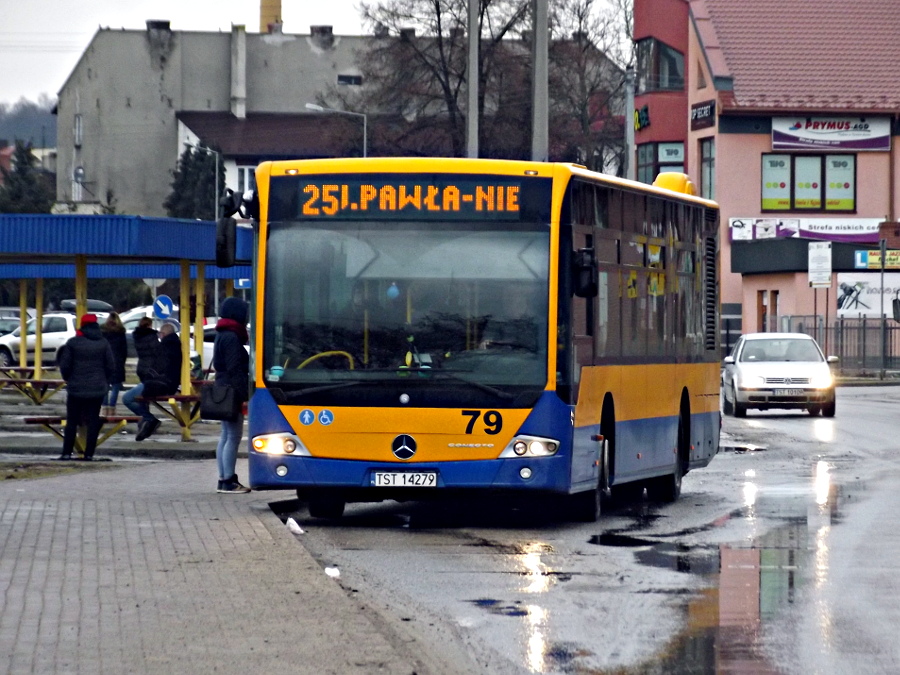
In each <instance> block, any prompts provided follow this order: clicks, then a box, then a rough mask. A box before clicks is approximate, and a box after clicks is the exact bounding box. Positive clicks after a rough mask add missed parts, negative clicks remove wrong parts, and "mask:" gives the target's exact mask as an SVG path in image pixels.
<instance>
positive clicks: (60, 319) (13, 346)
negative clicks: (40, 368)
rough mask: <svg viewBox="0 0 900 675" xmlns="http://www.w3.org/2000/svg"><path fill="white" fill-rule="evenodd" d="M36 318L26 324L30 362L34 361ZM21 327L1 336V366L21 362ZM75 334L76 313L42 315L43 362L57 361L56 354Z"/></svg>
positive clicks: (26, 344)
mask: <svg viewBox="0 0 900 675" xmlns="http://www.w3.org/2000/svg"><path fill="white" fill-rule="evenodd" d="M36 326H37V320H36V319H30V320H29V321H28V323H27V324H26V331H25V335H26V341H25V349H26V350H27V357H26V358H27V359H28V363H29V365H30V364H33V363H34V343H35V330H36ZM21 333H22V329H21V327H19V328H17V329H16V330H14V331H13V332H12V333H9V334H8V335H4V336H3V337H0V366H14V365H16V364H18V363H19V344H20V342H21V341H22V338H21ZM74 335H75V315H74V314H70V313H69V312H48V313H47V314H44V316H43V317H42V323H41V362H42V363H44V364H46V365H49V364H52V363H56V355H57V353H58V352H59V348H60V347H62V346H63V345H64V344H65V343H66V340H68V339H69V338H70V337H73V336H74Z"/></svg>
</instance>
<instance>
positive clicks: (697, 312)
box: [217, 158, 720, 521]
mask: <svg viewBox="0 0 900 675" xmlns="http://www.w3.org/2000/svg"><path fill="white" fill-rule="evenodd" d="M256 186H257V191H256V194H255V196H254V199H253V201H252V202H251V203H250V205H249V209H248V210H249V212H250V213H251V215H252V218H253V224H254V228H255V230H256V233H255V234H256V238H255V241H256V251H255V259H254V277H255V278H254V307H253V312H252V323H253V330H252V343H253V344H252V350H251V353H252V361H251V369H252V373H251V381H252V383H253V385H252V388H253V392H252V394H253V395H252V397H251V400H250V404H249V424H248V428H249V442H250V448H249V466H250V484H251V486H252V487H253V489H256V490H280V489H291V490H297V491H298V494H299V495H301V496H302V497H303V498H304V499H307V500H308V502H309V509H310V513H311V514H312V515H313V516H315V517H326V518H334V517H339V516H341V515H342V513H343V511H344V507H345V505H346V503H348V502H358V501H381V500H385V499H398V500H408V499H424V498H428V497H437V496H450V495H453V496H461V497H465V495H467V494H472V493H485V492H500V493H506V494H509V495H510V496H511V497H515V496H519V497H524V498H525V499H526V500H529V499H532V498H534V499H537V498H539V497H541V496H545V495H550V496H557V497H563V498H564V499H562V500H560V501H562V502H566V503H567V505H568V506H569V507H571V509H572V512H571V513H570V514H569V515H574V516H575V517H576V518H578V519H580V520H587V521H591V520H595V519H596V518H597V517H598V516H599V513H600V508H601V502H602V499H603V497H604V496H608V495H609V493H610V491H612V490H617V489H621V490H622V491H623V492H626V491H628V490H630V489H634V488H639V489H640V490H641V491H643V488H644V487H646V488H647V490H648V494H649V496H650V497H651V498H652V499H656V500H661V501H673V500H675V499H677V498H678V496H679V493H680V491H681V481H682V476H683V475H684V474H685V473H686V472H687V471H689V470H691V469H694V468H698V467H702V466H705V465H707V464H708V463H709V462H710V460H711V459H712V457H713V456H714V455H715V454H716V452H717V450H718V438H719V424H720V418H719V358H720V357H719V338H718V336H719V330H718V315H717V308H718V304H719V303H718V274H717V249H718V244H717V242H718V218H719V216H718V207H717V206H716V204H715V203H713V202H711V201H707V200H704V199H700V198H698V197H696V196H694V195H693V186H692V185H691V184H690V181H689V180H688V179H687V176H685V175H683V174H661V176H660V178H659V179H658V180H657V182H656V183H655V184H654V185H653V186H650V185H646V184H642V183H636V182H631V181H627V180H622V179H618V178H615V177H611V176H607V175H603V174H598V173H594V172H591V171H589V170H587V169H586V168H584V167H582V166H578V165H573V164H562V163H537V162H521V161H502V160H481V159H439V158H412V159H410V158H402V159H401V158H368V159H365V158H362V159H360V158H353V159H323V160H297V161H278V162H266V163H263V164H261V165H260V166H259V167H258V168H257V170H256ZM233 226H234V221H233V220H231V219H223V220H222V221H220V232H219V236H218V240H217V241H218V245H219V246H220V250H219V251H218V254H219V255H220V256H221V258H220V259H221V260H227V259H228V257H229V255H231V256H233V251H229V250H228V248H229V246H231V245H233V244H231V243H229V242H233V233H229V230H230V228H232V227H233Z"/></svg>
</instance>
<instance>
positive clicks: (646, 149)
mask: <svg viewBox="0 0 900 675" xmlns="http://www.w3.org/2000/svg"><path fill="white" fill-rule="evenodd" d="M637 158H638V161H637V179H638V180H639V181H640V182H641V183H647V184H652V183H653V181H654V180H656V177H657V176H658V175H659V174H661V173H665V172H667V171H677V172H679V173H683V172H684V143H643V144H641V145H639V146H638V147H637Z"/></svg>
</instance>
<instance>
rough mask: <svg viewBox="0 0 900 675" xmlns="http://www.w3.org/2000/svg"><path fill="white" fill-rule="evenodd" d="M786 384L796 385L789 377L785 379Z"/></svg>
mask: <svg viewBox="0 0 900 675" xmlns="http://www.w3.org/2000/svg"><path fill="white" fill-rule="evenodd" d="M784 383H785V384H794V382H793V380H791V378H789V377H786V378H784Z"/></svg>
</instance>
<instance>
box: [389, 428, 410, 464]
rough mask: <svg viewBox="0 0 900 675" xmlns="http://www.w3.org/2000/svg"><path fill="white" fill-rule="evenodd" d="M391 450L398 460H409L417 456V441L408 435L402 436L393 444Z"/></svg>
mask: <svg viewBox="0 0 900 675" xmlns="http://www.w3.org/2000/svg"><path fill="white" fill-rule="evenodd" d="M391 450H393V451H394V456H395V457H396V458H397V459H409V458H411V457H412V456H413V455H414V454H416V439H414V438H413V437H412V436H407V435H406V434H400V435H399V436H397V438H395V439H394V442H393V443H391Z"/></svg>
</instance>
